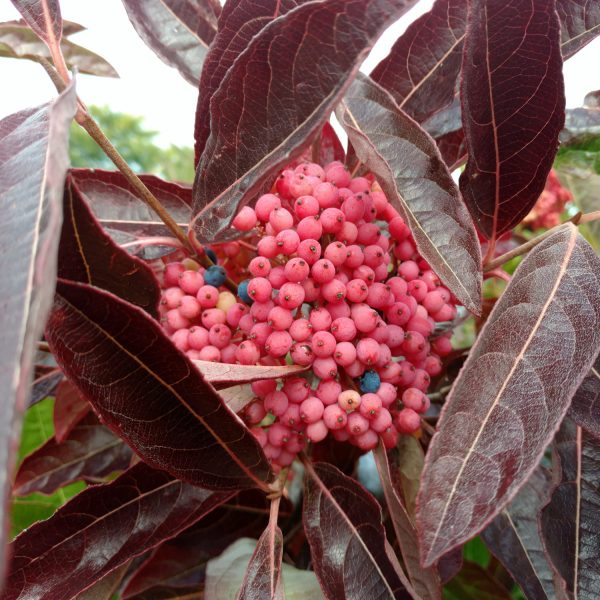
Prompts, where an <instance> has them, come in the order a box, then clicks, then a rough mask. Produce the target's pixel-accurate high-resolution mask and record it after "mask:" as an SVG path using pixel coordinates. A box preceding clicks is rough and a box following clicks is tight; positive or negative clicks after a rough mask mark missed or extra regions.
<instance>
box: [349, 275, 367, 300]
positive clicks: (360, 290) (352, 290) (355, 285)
mask: <svg viewBox="0 0 600 600" xmlns="http://www.w3.org/2000/svg"><path fill="white" fill-rule="evenodd" d="M368 295H369V286H368V285H367V284H366V283H365V282H364V281H363V280H362V279H352V280H351V281H349V282H348V284H347V285H346V298H348V300H350V302H356V303H360V302H364V301H365V300H366V299H367V296H368Z"/></svg>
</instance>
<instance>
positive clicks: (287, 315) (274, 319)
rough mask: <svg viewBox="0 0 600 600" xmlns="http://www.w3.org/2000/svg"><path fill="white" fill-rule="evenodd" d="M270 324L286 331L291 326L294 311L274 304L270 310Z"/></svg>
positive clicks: (276, 328) (274, 327)
mask: <svg viewBox="0 0 600 600" xmlns="http://www.w3.org/2000/svg"><path fill="white" fill-rule="evenodd" d="M267 320H268V324H269V326H270V327H272V328H273V329H274V330H275V331H285V330H287V329H289V328H290V325H291V324H292V321H293V320H294V317H293V316H292V313H291V312H290V311H289V310H288V309H287V308H282V307H281V306H274V307H273V308H272V309H271V310H270V311H269V316H268V317H267Z"/></svg>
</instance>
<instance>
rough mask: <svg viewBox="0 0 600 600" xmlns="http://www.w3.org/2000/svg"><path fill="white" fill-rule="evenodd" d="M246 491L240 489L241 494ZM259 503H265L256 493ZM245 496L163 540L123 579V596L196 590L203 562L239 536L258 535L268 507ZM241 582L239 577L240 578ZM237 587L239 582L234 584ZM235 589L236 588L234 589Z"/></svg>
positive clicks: (266, 515)
mask: <svg viewBox="0 0 600 600" xmlns="http://www.w3.org/2000/svg"><path fill="white" fill-rule="evenodd" d="M245 494H248V492H242V494H241V495H240V496H244V495H245ZM259 497H260V499H261V501H262V504H263V505H264V504H266V502H265V500H264V495H262V494H260V496H259ZM246 500H247V498H244V499H243V500H242V498H240V497H238V498H234V499H232V500H230V501H228V502H226V503H224V504H223V505H221V506H220V507H219V508H217V509H215V510H214V511H213V512H211V513H210V514H209V515H207V516H206V517H204V518H203V519H201V520H200V521H199V522H198V523H196V524H195V525H192V527H190V528H188V529H186V530H185V531H182V532H181V533H180V534H179V535H177V536H176V537H174V538H173V539H171V540H167V541H166V542H163V543H162V544H161V545H160V546H158V547H157V548H156V549H155V550H154V551H153V552H152V554H151V556H150V557H149V558H148V559H147V560H146V561H144V563H143V564H142V565H141V566H140V568H139V569H138V570H137V571H136V573H135V574H134V575H133V576H132V578H131V579H130V580H129V581H128V582H127V587H126V588H125V590H124V592H123V598H124V599H126V600H127V599H129V598H138V597H139V596H140V595H141V594H146V595H147V596H148V597H150V598H151V597H153V594H156V592H157V590H159V589H165V588H168V589H172V590H182V591H185V590H188V589H189V588H192V591H197V590H198V589H199V588H200V586H201V584H202V583H203V581H204V576H205V571H206V564H207V562H208V561H209V560H210V559H211V558H212V557H215V556H218V555H219V554H221V552H223V551H224V550H225V549H226V548H227V546H229V545H230V544H232V543H233V542H234V541H235V540H236V539H237V538H239V537H242V536H254V537H258V536H259V535H260V533H261V532H262V531H263V530H264V528H265V526H266V524H267V521H268V507H265V512H264V513H262V512H261V511H260V510H258V507H257V506H255V505H254V504H250V505H249V506H247V505H246V504H244V502H245V501H246ZM240 584H241V578H240ZM238 588H239V584H238ZM235 591H237V590H235Z"/></svg>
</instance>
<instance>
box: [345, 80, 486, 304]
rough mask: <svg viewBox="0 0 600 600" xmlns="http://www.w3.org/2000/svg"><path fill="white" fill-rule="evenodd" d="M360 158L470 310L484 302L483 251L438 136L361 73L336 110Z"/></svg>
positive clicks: (429, 259)
mask: <svg viewBox="0 0 600 600" xmlns="http://www.w3.org/2000/svg"><path fill="white" fill-rule="evenodd" d="M336 114H337V117H338V119H339V121H340V123H342V125H343V126H344V128H345V129H346V132H347V133H348V136H349V138H350V140H351V142H352V146H353V148H354V150H355V152H356V154H357V156H358V158H359V159H360V161H361V162H362V163H364V164H365V165H366V167H367V168H368V169H369V170H370V171H371V172H372V173H374V174H375V175H376V176H377V179H378V181H379V183H380V185H381V187H382V188H383V191H384V192H385V193H386V196H387V197H388V199H389V200H390V202H391V203H392V205H393V206H394V208H396V209H397V210H398V211H399V212H400V214H401V215H402V217H403V218H404V220H405V221H406V223H407V225H408V226H409V227H410V229H411V231H412V234H413V236H414V238H415V242H416V245H417V248H418V250H419V253H420V254H421V256H423V258H425V260H426V261H427V262H428V263H429V264H430V265H431V267H432V269H434V271H435V272H436V273H437V274H438V276H439V277H440V279H441V280H442V281H443V282H444V284H445V285H447V286H448V288H449V289H450V290H451V291H452V292H453V293H454V294H455V295H456V297H457V298H459V299H460V301H461V302H462V303H463V304H464V305H465V306H466V307H467V308H468V309H469V310H470V311H472V312H475V313H479V312H480V310H481V252H480V245H479V241H478V239H477V233H476V231H475V228H474V227H473V222H472V220H471V218H470V216H469V212H468V210H467V209H466V207H465V206H464V204H463V202H462V200H461V197H460V192H459V191H458V188H457V186H456V184H455V183H454V181H453V180H452V177H451V175H450V173H449V171H448V169H447V168H446V166H445V165H444V163H443V161H442V158H441V156H440V155H439V153H438V151H437V148H436V146H435V142H434V141H433V140H432V139H431V138H430V137H429V136H428V135H427V134H426V133H425V132H424V131H423V130H422V129H421V128H420V127H419V126H418V125H417V124H416V123H415V122H414V121H413V120H412V119H411V118H410V117H408V116H407V115H405V114H404V113H403V112H402V111H401V110H399V109H398V107H397V105H396V104H395V102H394V100H393V99H392V97H391V96H390V95H389V94H388V93H387V92H385V90H383V88H381V87H380V86H378V85H377V84H375V83H374V82H372V81H371V80H370V79H369V78H367V77H366V76H359V77H358V78H357V79H356V80H355V81H354V82H353V83H352V85H351V86H350V89H349V90H348V92H347V93H346V95H345V96H344V99H343V100H342V102H341V103H340V106H339V108H338V110H337V112H336Z"/></svg>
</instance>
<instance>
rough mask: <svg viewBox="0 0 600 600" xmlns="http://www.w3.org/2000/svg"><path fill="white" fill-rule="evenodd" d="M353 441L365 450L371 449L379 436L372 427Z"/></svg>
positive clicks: (377, 441)
mask: <svg viewBox="0 0 600 600" xmlns="http://www.w3.org/2000/svg"><path fill="white" fill-rule="evenodd" d="M354 443H355V444H356V445H357V446H358V447H359V448H360V449H361V450H364V451H365V452H366V451H369V450H373V449H374V448H376V447H377V444H378V443H379V436H378V435H377V433H376V432H375V431H374V430H373V429H369V430H368V431H365V432H364V433H363V434H361V435H358V436H356V437H355V439H354Z"/></svg>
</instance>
